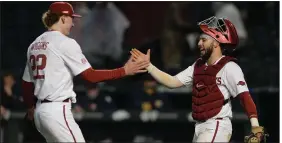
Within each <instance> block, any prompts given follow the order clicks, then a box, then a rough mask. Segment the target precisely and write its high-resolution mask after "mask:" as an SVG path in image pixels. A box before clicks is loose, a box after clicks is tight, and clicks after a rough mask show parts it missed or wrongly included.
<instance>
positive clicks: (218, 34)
mask: <svg viewBox="0 0 282 143" xmlns="http://www.w3.org/2000/svg"><path fill="white" fill-rule="evenodd" d="M198 25H199V26H200V28H201V30H202V31H203V32H204V33H205V34H208V35H209V36H211V37H213V38H214V39H215V40H217V41H218V42H219V43H221V44H229V45H232V46H234V48H235V47H236V46H237V44H238V43H239V38H238V35H237V31H236V28H235V26H234V25H233V24H232V23H231V22H230V21H229V20H228V19H225V18H219V19H218V18H216V17H215V16H213V17H210V18H208V19H206V20H203V21H201V22H199V23H198Z"/></svg>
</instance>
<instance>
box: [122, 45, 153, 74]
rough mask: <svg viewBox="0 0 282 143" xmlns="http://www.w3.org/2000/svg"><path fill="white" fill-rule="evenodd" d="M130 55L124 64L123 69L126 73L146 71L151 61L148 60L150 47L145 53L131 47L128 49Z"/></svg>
mask: <svg viewBox="0 0 282 143" xmlns="http://www.w3.org/2000/svg"><path fill="white" fill-rule="evenodd" d="M130 53H131V56H130V58H129V60H128V61H127V62H126V63H125V65H124V70H125V74H126V75H135V74H137V73H144V72H147V70H148V68H149V66H150V64H151V62H150V49H149V50H148V51H147V54H146V55H145V54H143V53H142V52H140V51H139V50H137V49H135V48H134V49H132V50H131V51H130Z"/></svg>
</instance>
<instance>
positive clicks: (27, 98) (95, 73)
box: [22, 68, 125, 108]
mask: <svg viewBox="0 0 282 143" xmlns="http://www.w3.org/2000/svg"><path fill="white" fill-rule="evenodd" d="M80 75H81V77H82V78H83V79H84V80H86V81H89V82H93V83H95V82H101V81H106V80H114V79H118V78H122V77H124V76H125V70H124V68H117V69H113V70H94V69H92V68H89V69H87V70H85V71H83V72H82V73H81V74H80ZM22 88H23V99H24V102H25V104H26V105H27V107H28V108H31V107H33V106H34V105H35V100H34V85H33V83H32V82H27V81H24V80H23V81H22Z"/></svg>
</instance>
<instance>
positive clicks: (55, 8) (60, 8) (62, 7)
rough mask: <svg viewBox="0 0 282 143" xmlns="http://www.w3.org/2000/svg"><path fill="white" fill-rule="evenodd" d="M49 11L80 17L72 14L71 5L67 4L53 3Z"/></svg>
mask: <svg viewBox="0 0 282 143" xmlns="http://www.w3.org/2000/svg"><path fill="white" fill-rule="evenodd" d="M49 10H50V12H51V13H57V14H64V15H69V16H72V17H81V15H78V14H75V13H74V10H73V7H72V5H71V4H70V3H67V2H54V3H52V4H51V5H50V7H49Z"/></svg>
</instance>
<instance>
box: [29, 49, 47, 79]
mask: <svg viewBox="0 0 282 143" xmlns="http://www.w3.org/2000/svg"><path fill="white" fill-rule="evenodd" d="M46 61H47V57H46V55H44V54H39V55H37V56H35V55H31V56H30V58H29V62H30V65H31V69H32V71H33V74H35V75H33V78H34V79H44V78H45V75H44V74H43V73H42V70H44V68H45V67H46Z"/></svg>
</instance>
